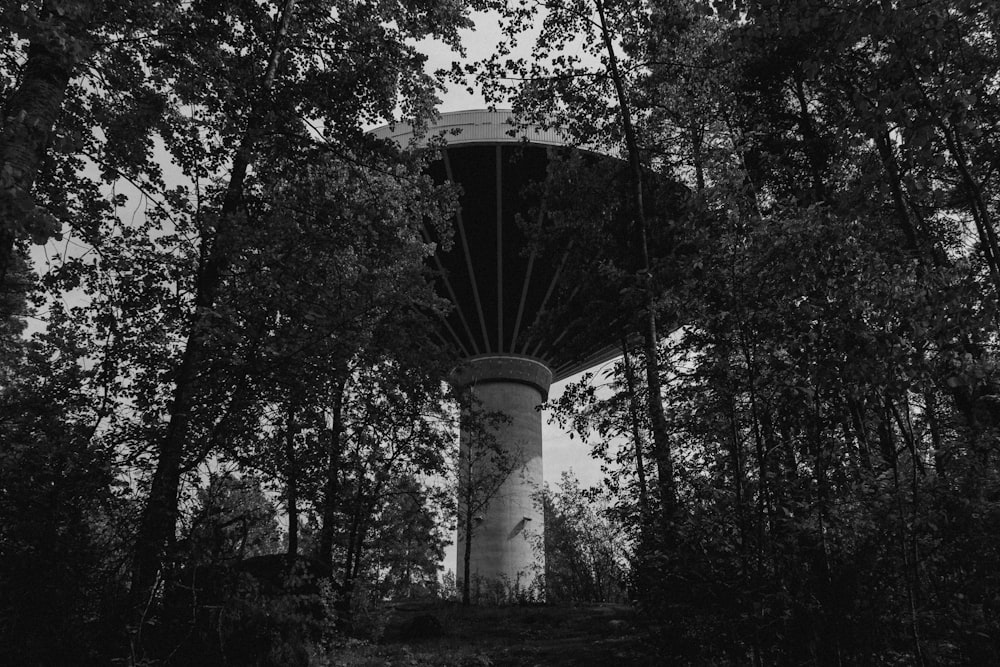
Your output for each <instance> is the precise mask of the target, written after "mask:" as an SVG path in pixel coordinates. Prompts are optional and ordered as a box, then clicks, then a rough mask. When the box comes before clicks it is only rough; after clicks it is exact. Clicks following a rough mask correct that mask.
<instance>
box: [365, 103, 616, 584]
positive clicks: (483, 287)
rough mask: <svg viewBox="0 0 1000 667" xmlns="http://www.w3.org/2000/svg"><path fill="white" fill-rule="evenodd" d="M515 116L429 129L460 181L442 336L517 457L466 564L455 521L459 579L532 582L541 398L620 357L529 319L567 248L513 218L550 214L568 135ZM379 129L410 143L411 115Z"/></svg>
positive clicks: (442, 164) (547, 297)
mask: <svg viewBox="0 0 1000 667" xmlns="http://www.w3.org/2000/svg"><path fill="white" fill-rule="evenodd" d="M511 121H512V114H511V112H509V111H481V110H480V111H459V112H454V113H447V114H443V115H442V117H441V118H440V120H439V121H438V122H437V123H436V124H435V125H434V127H433V129H432V130H431V132H430V134H431V135H442V136H443V137H444V140H445V142H446V146H445V147H444V148H443V149H441V150H440V151H439V153H438V155H439V158H438V159H436V160H435V161H434V162H432V163H431V165H430V167H429V171H430V174H431V176H432V177H433V178H434V179H435V180H436V181H437V182H439V183H443V182H446V181H449V182H452V183H456V184H458V185H460V186H461V190H462V192H461V197H460V200H459V204H460V208H459V210H458V212H457V213H456V218H455V221H454V222H455V237H454V242H453V246H452V248H451V250H450V251H448V252H438V253H437V254H436V255H435V257H434V259H433V262H434V268H435V271H436V274H437V289H438V291H439V293H440V294H441V296H443V297H445V298H447V299H448V300H450V301H451V302H452V304H454V308H453V309H452V312H451V314H450V315H449V316H448V317H447V318H445V319H443V321H442V322H441V332H442V336H443V337H444V338H445V339H446V340H447V341H448V343H449V344H451V345H453V346H454V347H455V348H456V349H457V350H459V351H461V353H462V354H463V356H464V357H465V365H464V366H463V367H462V368H461V369H459V370H458V371H457V372H456V374H455V381H456V384H458V385H459V386H461V387H465V388H468V389H469V391H470V392H471V393H472V394H473V395H474V396H475V400H476V402H477V404H478V406H479V409H481V410H482V411H483V412H484V413H500V414H503V415H505V416H506V419H504V420H501V421H498V422H496V423H494V425H493V426H492V427H490V430H491V432H492V435H493V437H494V438H495V440H496V441H497V442H498V443H500V444H501V446H502V447H504V448H505V449H507V451H508V452H509V453H510V460H515V461H518V463H519V465H518V469H517V470H515V471H513V472H512V473H511V474H510V475H508V476H507V477H506V479H505V480H504V481H503V483H502V485H500V487H499V489H498V490H497V492H496V493H495V494H493V497H492V499H491V500H490V502H489V503H488V506H487V507H486V508H485V509H484V510H483V511H481V512H476V513H475V516H474V517H473V519H474V526H473V533H472V535H473V539H472V549H471V559H470V566H469V572H468V573H466V572H465V567H464V553H465V531H464V526H462V525H461V523H462V522H461V520H460V522H459V523H460V525H459V540H458V563H457V567H456V573H457V577H458V578H459V579H463V578H465V577H466V576H469V575H471V577H472V581H474V582H487V583H490V584H492V583H501V584H507V585H510V586H515V585H516V586H517V587H519V588H520V589H525V588H527V587H530V586H531V585H532V583H533V581H534V578H535V575H536V574H538V573H540V572H542V571H543V567H544V562H543V560H542V559H543V558H544V555H543V554H541V553H539V552H540V550H539V549H537V548H536V545H537V538H538V537H540V536H541V534H542V532H543V530H544V525H543V523H544V522H543V516H542V513H541V508H539V507H536V504H535V502H534V498H533V496H534V494H535V493H536V492H537V491H539V490H540V489H541V488H542V416H541V412H540V411H539V409H538V406H539V405H540V404H541V403H543V402H544V401H545V400H546V399H547V398H548V391H549V386H550V385H551V384H552V383H553V382H557V381H559V380H562V379H565V378H567V377H569V376H571V375H573V374H575V373H578V372H580V371H582V370H584V369H586V368H589V367H590V366H593V365H594V364H596V363H600V362H601V361H604V360H607V359H609V358H611V357H613V356H614V355H615V354H616V350H614V349H613V348H608V347H607V346H599V345H592V344H583V345H581V344H579V343H578V342H577V343H573V344H569V343H568V341H571V340H578V339H579V336H574V335H572V333H573V332H571V331H570V330H569V329H570V328H572V327H573V326H576V325H574V324H572V323H570V322H567V324H566V327H567V329H566V330H565V331H563V332H561V333H560V332H559V331H556V332H555V333H553V331H552V327H551V326H549V327H546V331H547V333H546V334H545V335H539V334H538V333H537V331H538V328H537V327H536V326H534V325H535V324H536V323H537V322H538V321H539V319H540V318H541V317H543V316H544V315H545V314H546V313H547V312H548V311H550V310H551V309H552V307H553V306H554V305H556V304H554V303H553V299H555V298H559V297H558V294H559V293H560V290H559V289H557V287H558V286H559V281H560V275H561V269H562V267H563V266H564V265H565V263H566V261H567V258H568V257H569V253H570V250H571V249H570V248H569V247H567V248H564V249H561V250H559V251H555V252H552V251H549V253H548V256H541V255H540V254H539V252H538V251H537V250H532V245H533V244H530V243H529V242H528V239H527V237H526V233H525V231H524V229H523V225H521V224H519V223H518V217H519V216H520V217H521V218H525V217H528V216H542V217H543V218H544V211H545V204H544V201H543V195H542V191H543V189H542V188H539V187H532V186H533V185H537V184H540V183H543V182H544V180H545V177H546V170H547V166H548V162H549V155H550V154H549V151H550V150H552V149H553V148H554V147H564V146H566V142H565V140H564V139H563V138H562V137H560V136H559V134H558V133H557V132H555V131H541V130H527V131H525V130H523V129H519V130H517V131H516V132H515V128H514V125H512V123H511ZM374 134H375V135H376V136H379V137H382V138H387V139H393V140H395V141H396V142H398V143H400V144H403V145H406V144H407V143H409V141H410V140H411V139H412V137H413V133H412V130H411V129H410V128H409V127H407V126H405V125H397V126H396V127H395V128H394V129H390V128H387V127H386V128H380V129H378V130H375V131H374ZM536 220H537V222H539V223H543V222H544V220H543V219H537V218H536ZM584 320H585V318H584ZM584 338H585V339H586V338H587V337H586V336H585V337H584ZM601 338H603V336H602V337H601ZM471 437H472V436H470V434H469V433H468V432H467V431H465V430H463V432H462V435H461V439H462V444H461V446H462V455H463V457H465V458H463V462H465V463H466V464H467V462H468V458H467V457H468V452H469V448H470V445H474V443H471V442H470V438H471ZM464 468H465V466H464V465H463V469H464ZM463 513H464V499H461V498H460V516H461V515H462V514H463Z"/></svg>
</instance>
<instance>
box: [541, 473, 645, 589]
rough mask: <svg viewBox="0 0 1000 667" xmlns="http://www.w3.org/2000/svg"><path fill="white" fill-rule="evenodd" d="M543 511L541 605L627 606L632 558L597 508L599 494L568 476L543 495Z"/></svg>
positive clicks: (617, 531)
mask: <svg viewBox="0 0 1000 667" xmlns="http://www.w3.org/2000/svg"><path fill="white" fill-rule="evenodd" d="M540 500H541V502H542V503H543V508H544V510H545V535H544V536H543V544H542V546H543V547H544V549H545V601H546V602H548V603H550V604H560V603H562V604H565V603H580V602H626V601H627V600H628V596H627V585H628V580H629V571H628V561H629V559H630V557H631V554H630V553H629V549H628V546H627V545H626V544H625V543H624V535H622V533H621V532H620V530H619V528H618V526H617V525H616V524H615V523H614V522H612V521H611V520H609V518H608V517H607V516H606V515H604V514H603V513H602V512H601V510H600V509H599V505H598V502H599V498H598V494H597V493H595V492H594V490H593V489H581V488H580V483H579V481H577V479H576V478H575V477H574V476H573V474H572V473H571V472H564V473H563V474H562V478H561V479H560V482H559V485H558V487H557V488H556V489H555V490H554V491H553V490H552V489H549V488H546V489H544V490H543V491H542V494H541V498H540Z"/></svg>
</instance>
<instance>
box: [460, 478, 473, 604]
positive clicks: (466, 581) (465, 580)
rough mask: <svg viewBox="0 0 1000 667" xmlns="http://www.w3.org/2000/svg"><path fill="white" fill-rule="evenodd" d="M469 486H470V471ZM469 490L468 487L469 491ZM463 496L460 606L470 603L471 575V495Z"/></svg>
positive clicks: (469, 493)
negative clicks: (463, 535) (463, 520)
mask: <svg viewBox="0 0 1000 667" xmlns="http://www.w3.org/2000/svg"><path fill="white" fill-rule="evenodd" d="M470 466H471V464H470ZM469 484H470V485H471V484H472V472H471V471H470V472H469ZM471 488H472V487H471V486H470V487H469V489H471ZM465 495H466V498H465V517H464V518H465V553H464V554H462V569H463V570H464V572H465V575H464V576H463V577H462V604H464V605H466V606H468V605H469V604H471V602H472V573H471V572H469V568H470V567H471V565H472V493H471V491H467V492H466V494H465Z"/></svg>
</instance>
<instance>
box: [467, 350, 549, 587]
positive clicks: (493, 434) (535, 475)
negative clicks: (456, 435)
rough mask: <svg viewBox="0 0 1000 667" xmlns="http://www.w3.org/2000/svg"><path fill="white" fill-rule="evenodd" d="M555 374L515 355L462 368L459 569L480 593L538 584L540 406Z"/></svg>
mask: <svg viewBox="0 0 1000 667" xmlns="http://www.w3.org/2000/svg"><path fill="white" fill-rule="evenodd" d="M551 382H552V372H551V371H550V370H549V369H548V368H547V367H546V366H545V365H544V364H542V363H540V362H538V361H536V360H534V359H529V358H525V357H516V356H510V355H491V356H483V357H476V358H474V359H470V360H469V361H468V362H467V363H466V365H465V366H463V367H462V368H461V369H460V370H459V372H458V373H456V377H455V383H456V385H458V386H459V387H460V388H461V389H463V390H464V391H465V398H466V400H467V401H468V403H467V407H466V409H465V415H464V417H465V419H463V424H464V428H463V429H462V434H461V438H460V440H461V442H460V447H461V453H460V482H459V526H458V570H457V572H458V573H459V577H460V578H463V579H464V578H465V577H469V578H470V584H471V586H472V588H473V590H475V591H476V592H477V593H478V597H480V599H484V598H485V599H489V598H490V597H492V596H494V595H500V596H506V595H509V594H510V593H511V592H513V591H515V590H519V591H526V590H535V591H536V592H538V591H537V587H536V586H537V583H538V575H540V574H541V573H542V572H543V571H544V567H545V554H544V550H543V548H542V536H543V535H544V531H545V524H544V521H545V517H544V513H543V512H542V508H541V507H540V506H539V504H538V503H537V502H536V500H537V494H538V493H539V492H540V491H541V484H542V415H541V412H540V411H539V409H538V407H539V405H540V404H541V403H543V402H544V401H545V400H546V399H547V398H548V392H549V385H550V384H551ZM473 413H478V414H473ZM470 420H474V421H470ZM470 528H471V531H472V541H471V545H472V548H471V549H470V553H469V554H468V556H469V559H468V560H469V563H468V570H466V546H467V539H468V533H467V531H468V529H470Z"/></svg>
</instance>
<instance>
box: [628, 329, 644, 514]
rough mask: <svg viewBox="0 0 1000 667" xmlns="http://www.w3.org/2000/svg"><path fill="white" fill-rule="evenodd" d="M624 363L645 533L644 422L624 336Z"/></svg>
mask: <svg viewBox="0 0 1000 667" xmlns="http://www.w3.org/2000/svg"><path fill="white" fill-rule="evenodd" d="M622 365H623V366H624V368H625V388H626V391H628V413H629V421H630V422H631V426H632V442H633V443H634V446H635V474H636V477H637V478H638V480H639V514H640V515H641V517H642V522H641V524H640V530H641V531H642V532H643V533H645V532H646V528H647V523H648V521H649V490H648V487H647V485H646V462H645V458H646V456H645V454H644V453H643V450H644V449H645V447H644V446H643V437H642V424H641V423H640V420H639V410H638V408H637V405H636V404H637V402H638V400H639V397H638V395H637V388H636V381H635V371H634V370H633V369H632V359H631V355H630V354H629V343H628V339H627V338H625V337H623V338H622Z"/></svg>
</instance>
